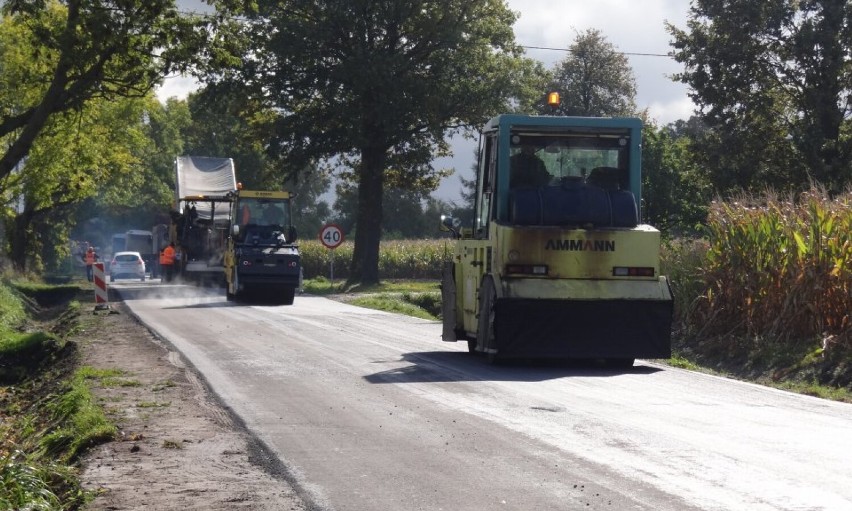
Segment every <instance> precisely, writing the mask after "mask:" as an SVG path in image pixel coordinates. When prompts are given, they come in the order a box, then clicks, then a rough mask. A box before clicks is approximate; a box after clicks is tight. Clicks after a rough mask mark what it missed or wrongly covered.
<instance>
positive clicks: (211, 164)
mask: <svg viewBox="0 0 852 511" xmlns="http://www.w3.org/2000/svg"><path fill="white" fill-rule="evenodd" d="M175 184H176V185H177V187H176V188H175V192H176V194H177V196H176V199H177V200H181V199H183V198H184V197H187V196H190V195H212V196H217V197H222V196H224V195H226V194H227V193H228V192H233V191H234V190H236V189H237V174H236V172H235V171H234V161H233V160H232V159H230V158H210V157H208V156H178V157H177V158H176V159H175Z"/></svg>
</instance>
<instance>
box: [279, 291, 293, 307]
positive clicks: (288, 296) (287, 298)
mask: <svg viewBox="0 0 852 511" xmlns="http://www.w3.org/2000/svg"><path fill="white" fill-rule="evenodd" d="M295 297H296V288H295V287H286V288H284V295H283V296H282V297H281V305H293V300H294V299H295Z"/></svg>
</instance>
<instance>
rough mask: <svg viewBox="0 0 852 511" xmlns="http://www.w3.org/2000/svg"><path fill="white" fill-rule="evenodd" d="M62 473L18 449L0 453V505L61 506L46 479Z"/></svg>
mask: <svg viewBox="0 0 852 511" xmlns="http://www.w3.org/2000/svg"><path fill="white" fill-rule="evenodd" d="M65 475H66V474H65V473H64V470H62V469H60V468H58V467H56V466H55V465H52V464H48V465H39V464H34V463H31V462H29V460H27V458H26V456H25V455H24V454H23V453H22V452H21V451H15V452H12V453H10V454H6V455H0V509H31V510H53V509H63V507H62V502H61V501H60V499H59V497H58V496H57V495H56V494H55V493H54V492H53V491H52V490H51V487H50V485H49V484H48V483H47V482H48V481H51V480H57V479H59V478H61V477H64V476H65Z"/></svg>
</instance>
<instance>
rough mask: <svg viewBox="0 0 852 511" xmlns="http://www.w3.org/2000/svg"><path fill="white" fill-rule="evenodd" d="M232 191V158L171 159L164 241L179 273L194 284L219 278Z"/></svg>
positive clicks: (234, 185) (234, 183) (234, 186)
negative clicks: (170, 204)
mask: <svg viewBox="0 0 852 511" xmlns="http://www.w3.org/2000/svg"><path fill="white" fill-rule="evenodd" d="M236 190H237V177H236V170H235V168H234V161H233V160H232V159H231V158H214V157H208V156H179V157H177V158H175V208H174V209H173V210H172V211H171V225H170V228H169V241H170V242H172V243H174V244H175V251H176V253H177V254H178V255H177V257H176V261H175V265H176V267H175V270H176V273H177V274H178V275H180V276H181V277H182V278H185V279H187V280H189V281H193V282H196V283H214V284H221V283H223V282H224V275H225V273H224V272H225V264H224V261H225V249H226V245H227V243H226V240H227V237H228V231H229V229H230V224H231V219H230V216H229V215H230V210H231V208H230V206H231V200H232V195H233V193H234V192H236Z"/></svg>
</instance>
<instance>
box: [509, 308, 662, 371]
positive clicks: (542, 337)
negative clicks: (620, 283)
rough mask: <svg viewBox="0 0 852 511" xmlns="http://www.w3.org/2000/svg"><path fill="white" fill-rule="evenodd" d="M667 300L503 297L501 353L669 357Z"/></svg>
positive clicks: (510, 354) (537, 356)
mask: <svg viewBox="0 0 852 511" xmlns="http://www.w3.org/2000/svg"><path fill="white" fill-rule="evenodd" d="M672 310H673V304H672V302H671V301H667V300H532V299H519V298H502V299H498V300H497V303H496V304H495V315H494V316H495V317H494V336H495V343H496V345H497V353H498V354H499V356H500V358H566V359H602V358H611V359H616V358H621V359H624V358H669V357H671V326H672Z"/></svg>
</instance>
